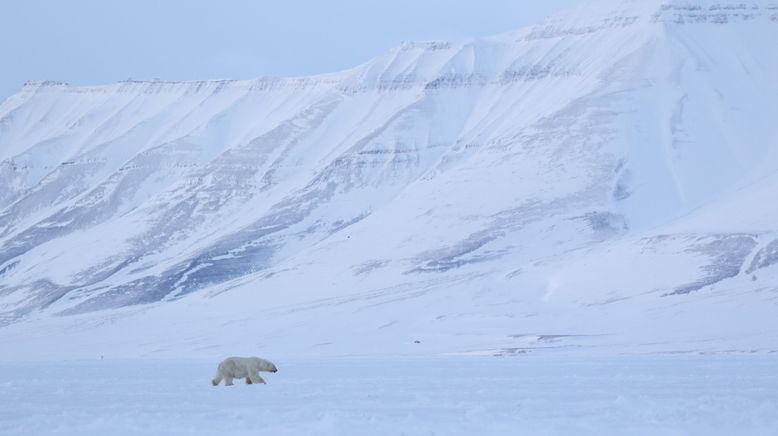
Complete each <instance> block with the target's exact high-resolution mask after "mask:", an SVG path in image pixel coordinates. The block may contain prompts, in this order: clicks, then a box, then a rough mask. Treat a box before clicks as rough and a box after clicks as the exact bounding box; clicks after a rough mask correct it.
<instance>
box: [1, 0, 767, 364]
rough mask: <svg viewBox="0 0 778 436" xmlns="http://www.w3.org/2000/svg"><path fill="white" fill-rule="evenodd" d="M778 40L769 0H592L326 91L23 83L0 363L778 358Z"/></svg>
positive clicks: (12, 146) (295, 83)
mask: <svg viewBox="0 0 778 436" xmlns="http://www.w3.org/2000/svg"><path fill="white" fill-rule="evenodd" d="M776 40H778V2H774V1H765V0H759V1H751V2H748V3H742V2H735V1H712V0H711V1H707V0H698V1H666V0H664V1H657V0H639V1H638V0H632V1H629V0H628V1H595V2H591V3H588V4H587V5H586V6H585V7H582V8H579V9H573V10H571V11H568V12H567V13H564V14H561V15H559V16H555V17H552V18H550V19H548V20H547V21H546V22H545V23H544V24H541V25H539V26H535V27H532V28H528V29H523V30H519V31H517V32H512V33H508V34H503V35H498V36H495V37H491V38H484V39H478V40H473V41H470V42H466V43H460V44H454V43H448V42H423V43H406V44H403V45H401V46H400V47H397V48H396V49H394V50H392V51H390V52H389V53H386V54H384V55H382V56H379V57H377V58H375V59H373V60H372V61H370V62H368V63H366V64H364V65H361V66H359V67H356V68H354V69H351V70H348V71H344V72H341V73H335V74H329V75H322V76H314V77H305V78H289V79H285V78H262V79H258V80H253V81H219V82H175V83H174V82H162V81H153V82H136V81H127V82H122V83H118V84H115V85H106V86H94V87H73V86H69V85H66V84H62V83H56V82H31V83H28V84H27V85H26V86H25V87H24V89H22V91H21V92H19V93H18V94H17V95H15V96H13V97H11V98H9V99H7V100H5V101H4V102H3V103H2V104H0V161H1V162H0V312H1V313H2V318H1V319H0V320H1V322H2V324H5V327H3V328H0V342H4V341H5V342H9V343H14V344H18V343H25V344H28V345H27V346H28V347H29V350H28V351H29V353H31V354H36V351H34V350H35V345H34V344H36V341H35V338H38V339H40V341H51V337H52V336H55V337H56V335H63V340H64V337H65V336H66V337H67V342H66V343H65V342H60V344H61V345H60V346H61V347H62V352H63V353H67V352H72V353H90V352H92V350H94V349H97V348H101V349H106V348H110V344H112V343H116V342H117V341H121V342H122V343H123V344H125V345H123V346H126V348H123V349H124V350H125V351H124V353H126V354H129V355H133V354H138V353H153V352H156V351H158V350H162V349H164V350H170V351H171V352H182V351H187V352H190V353H196V352H199V351H198V350H200V351H202V350H205V351H203V352H209V351H208V350H213V348H212V347H224V349H226V350H234V349H235V347H240V346H241V344H244V345H245V344H246V339H247V338H246V337H245V335H250V336H251V339H250V342H249V343H248V345H250V346H251V347H252V348H251V349H256V348H257V347H258V346H260V345H261V346H267V347H274V348H282V349H286V350H287V351H288V352H289V353H291V354H294V353H299V354H310V353H321V354H327V353H331V354H348V353H366V354H371V353H416V352H423V353H445V352H489V353H491V352H495V353H504V352H516V351H517V350H523V349H525V348H528V347H529V348H532V347H550V346H563V345H570V346H573V345H574V346H578V345H587V344H589V345H610V346H617V347H620V348H624V347H628V348H631V347H637V348H638V349H640V350H652V351H669V350H673V351H678V350H697V349H704V350H710V351H723V350H746V349H747V350H761V351H768V350H769V351H772V350H775V349H778V345H776V342H775V338H776V334H778V321H775V319H778V318H776V315H778V306H777V305H776V304H777V302H778V266H777V265H776V264H778V225H777V224H776V223H778V206H776V203H775V201H774V198H775V197H776V193H778V123H776V122H775V120H776V119H778V118H777V115H778V80H776V78H778V52H776V51H775V50H774V47H773V45H774V41H776ZM108 321H110V323H109V324H106V322H108ZM96 325H100V326H102V327H101V328H100V329H99V331H98V330H96V329H95V328H94V326H96ZM139 325H149V326H152V327H150V328H158V327H159V328H158V330H159V331H160V333H159V335H158V336H157V337H156V338H155V339H149V338H148V337H146V333H141V332H139V330H143V329H139V328H138V326H139ZM63 332H67V333H63ZM236 332H238V334H237V335H236V334H235V333H236ZM247 332H251V333H247ZM225 336H229V339H225ZM345 337H348V338H349V339H345ZM117 338H121V339H117ZM416 338H419V339H418V340H419V341H420V342H421V343H420V344H416V343H415V342H413V341H414V340H416ZM163 345H164V346H163ZM371 347H372V348H371ZM76 350H77V351H76ZM356 350H361V351H356ZM368 350H372V351H368ZM506 350H507V351H506ZM40 352H41V353H42V352H43V351H42V350H40Z"/></svg>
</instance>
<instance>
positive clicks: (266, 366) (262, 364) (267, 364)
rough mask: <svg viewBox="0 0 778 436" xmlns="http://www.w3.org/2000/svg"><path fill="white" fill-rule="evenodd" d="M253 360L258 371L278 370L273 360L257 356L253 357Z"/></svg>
mask: <svg viewBox="0 0 778 436" xmlns="http://www.w3.org/2000/svg"><path fill="white" fill-rule="evenodd" d="M254 361H255V362H256V365H257V369H259V370H260V371H265V372H278V368H276V366H275V365H274V364H273V362H271V361H269V360H265V359H260V358H259V357H255V358H254Z"/></svg>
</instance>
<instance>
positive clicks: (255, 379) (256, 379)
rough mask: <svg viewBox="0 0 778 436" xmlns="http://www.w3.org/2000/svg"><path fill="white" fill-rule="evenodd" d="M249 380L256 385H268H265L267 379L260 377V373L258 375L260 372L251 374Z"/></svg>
mask: <svg viewBox="0 0 778 436" xmlns="http://www.w3.org/2000/svg"><path fill="white" fill-rule="evenodd" d="M249 378H250V379H251V383H255V384H259V383H262V384H267V383H265V379H263V378H262V377H260V376H259V373H258V372H250V373H249Z"/></svg>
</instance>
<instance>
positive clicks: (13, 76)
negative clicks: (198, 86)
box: [0, 0, 584, 100]
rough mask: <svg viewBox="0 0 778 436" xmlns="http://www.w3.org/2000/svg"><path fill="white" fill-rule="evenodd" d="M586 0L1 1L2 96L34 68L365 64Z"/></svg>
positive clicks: (190, 71)
mask: <svg viewBox="0 0 778 436" xmlns="http://www.w3.org/2000/svg"><path fill="white" fill-rule="evenodd" d="M582 1H584V0H543V1H538V0H478V1H470V0H467V1H451V0H375V1H371V0H340V1H338V0H330V1H317V0H285V1H275V2H267V1H250V0H220V1H204V0H167V1H163V0H132V1H122V2H119V1H106V0H70V1H62V0H24V1H1V2H0V59H2V68H0V100H1V99H3V98H5V97H7V96H8V95H10V94H13V93H15V92H17V91H18V90H19V89H20V88H21V86H22V84H23V83H24V82H25V81H26V80H28V79H52V80H62V81H66V82H69V83H73V84H102V83H112V82H116V81H118V80H122V79H126V78H134V79H151V78H160V79H165V80H193V79H248V78H254V77H259V76H266V75H275V76H295V75H307V74H315V73H326V72H332V71H337V70H342V69H345V68H350V67H353V66H356V65H358V64H360V63H362V62H364V61H366V60H368V59H370V58H372V57H374V56H376V55H378V54H380V53H381V52H383V51H385V50H387V49H389V48H391V47H393V46H395V45H397V44H398V43H400V42H401V41H408V40H419V39H451V40H461V39H465V38H467V37H470V36H485V35H490V34H494V33H500V32H504V31H509V30H514V29H518V28H520V27H523V26H525V25H528V24H533V23H536V22H539V21H541V20H542V19H543V18H544V17H545V16H547V15H549V14H550V13H553V12H555V11H557V10H560V9H563V8H564V7H566V6H568V5H571V4H574V3H580V2H582Z"/></svg>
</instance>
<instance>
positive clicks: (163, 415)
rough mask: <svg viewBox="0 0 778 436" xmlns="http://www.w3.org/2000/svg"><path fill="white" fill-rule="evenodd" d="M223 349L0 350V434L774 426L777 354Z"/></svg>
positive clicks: (649, 430) (765, 429) (653, 431)
mask: <svg viewBox="0 0 778 436" xmlns="http://www.w3.org/2000/svg"><path fill="white" fill-rule="evenodd" d="M267 357H269V356H267ZM218 361H219V358H215V359H213V361H210V360H208V361H206V360H181V361H176V360H122V361H112V360H103V361H100V360H95V361H71V362H35V363H0V374H2V375H0V434H3V435H5V436H16V435H99V434H110V435H138V434H143V435H144V436H152V435H214V434H229V435H254V434H270V435H296V434H309V435H310V434H317V435H367V434H376V435H400V434H404V435H459V434H468V435H492V434H495V435H498V434H499V435H510V434H522V435H652V436H656V435H706V436H710V435H733V434H738V435H775V434H778V371H776V369H778V357H776V356H768V355H758V356H733V355H728V356H687V355H683V356H681V355H673V356H630V357H597V358H589V359H582V358H581V357H573V356H570V355H564V354H557V355H551V356H521V357H514V358H461V357H447V358H438V359H388V360H359V359H356V360H343V359H341V360H327V359H325V360H297V361H283V360H275V363H276V364H277V365H278V367H279V372H278V373H277V374H267V375H265V374H263V377H265V379H266V380H267V382H268V384H267V385H260V386H248V385H245V384H242V383H236V385H235V386H233V387H223V386H220V387H213V386H211V385H210V378H211V377H212V376H213V373H214V372H215V367H216V364H217V363H218Z"/></svg>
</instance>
